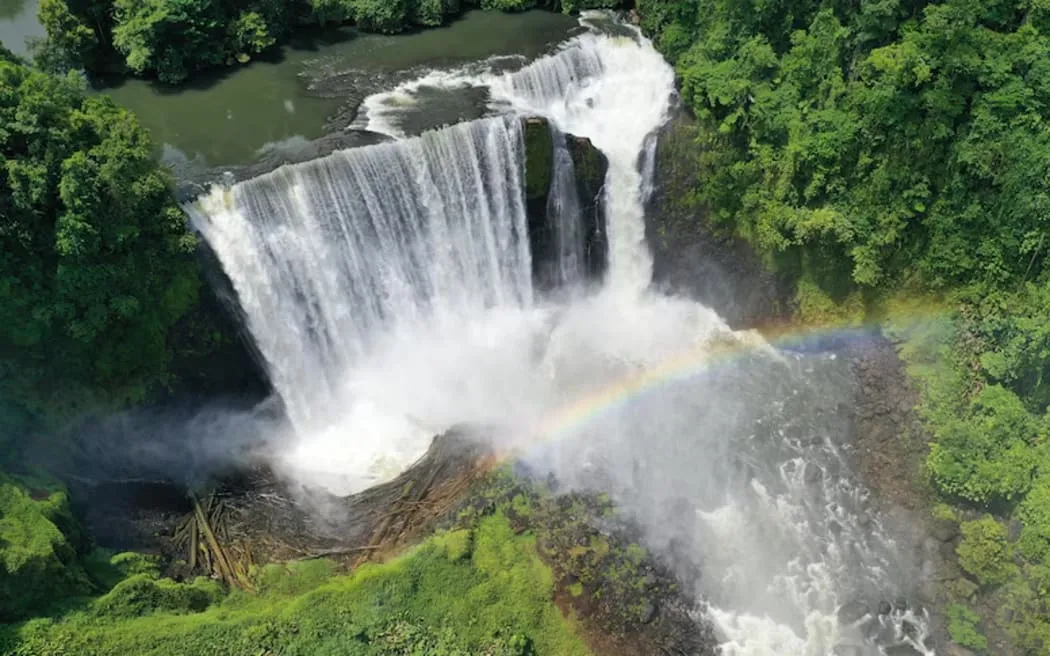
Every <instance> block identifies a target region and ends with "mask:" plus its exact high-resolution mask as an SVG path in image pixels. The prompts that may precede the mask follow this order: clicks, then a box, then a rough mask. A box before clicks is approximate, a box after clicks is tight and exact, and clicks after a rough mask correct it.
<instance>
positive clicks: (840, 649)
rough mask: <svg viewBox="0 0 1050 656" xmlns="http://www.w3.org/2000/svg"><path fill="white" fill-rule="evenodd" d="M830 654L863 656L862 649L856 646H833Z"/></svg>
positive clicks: (836, 655)
mask: <svg viewBox="0 0 1050 656" xmlns="http://www.w3.org/2000/svg"><path fill="white" fill-rule="evenodd" d="M831 653H832V654H834V655H835V656H864V648H863V647H860V646H858V645H835V648H834V649H833V650H831Z"/></svg>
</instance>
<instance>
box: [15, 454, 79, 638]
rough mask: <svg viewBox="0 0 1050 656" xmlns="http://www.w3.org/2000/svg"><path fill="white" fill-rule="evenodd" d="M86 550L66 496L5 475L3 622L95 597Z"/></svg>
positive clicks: (49, 487)
mask: <svg viewBox="0 0 1050 656" xmlns="http://www.w3.org/2000/svg"><path fill="white" fill-rule="evenodd" d="M80 546H81V537H80V533H79V530H78V528H77V525H76V522H75V521H74V519H73V515H72V513H71V512H70V509H69V499H68V496H67V495H66V492H65V490H63V489H60V488H59V487H57V486H56V485H55V484H53V483H52V482H50V481H46V480H26V481H25V484H23V482H21V481H18V480H15V479H13V478H10V477H7V476H3V475H0V622H3V621H10V620H13V619H17V618H20V617H25V616H27V615H30V614H33V613H39V612H42V611H43V610H44V609H45V608H46V607H47V606H49V605H50V604H51V603H52V602H54V601H56V600H61V599H65V598H68V597H71V596H79V595H83V594H86V593H88V592H90V590H91V584H90V582H89V580H88V577H87V575H86V574H85V573H84V570H83V569H82V568H81V567H80V566H79V564H77V560H76V556H77V550H78V548H79V547H80Z"/></svg>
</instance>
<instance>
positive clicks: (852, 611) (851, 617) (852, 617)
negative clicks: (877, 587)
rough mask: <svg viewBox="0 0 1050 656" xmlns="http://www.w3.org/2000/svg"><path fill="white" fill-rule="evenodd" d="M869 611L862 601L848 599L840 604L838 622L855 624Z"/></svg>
mask: <svg viewBox="0 0 1050 656" xmlns="http://www.w3.org/2000/svg"><path fill="white" fill-rule="evenodd" d="M870 613H871V610H870V609H869V608H868V605H867V604H866V603H864V602H863V601H850V602H848V603H845V604H842V606H840V607H839V610H838V613H837V615H838V619H839V624H855V623H857V622H859V621H860V620H862V619H864V617H865V616H866V615H868V614H870Z"/></svg>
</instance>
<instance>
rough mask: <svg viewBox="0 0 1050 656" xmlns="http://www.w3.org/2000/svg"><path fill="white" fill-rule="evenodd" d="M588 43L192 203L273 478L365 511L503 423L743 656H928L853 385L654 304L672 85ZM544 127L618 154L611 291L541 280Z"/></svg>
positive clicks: (684, 308) (428, 82)
mask: <svg viewBox="0 0 1050 656" xmlns="http://www.w3.org/2000/svg"><path fill="white" fill-rule="evenodd" d="M582 23H583V25H584V26H585V27H587V28H588V30H587V31H585V32H584V33H582V34H578V35H577V36H574V37H572V38H571V39H570V40H568V41H566V42H565V43H563V44H562V45H561V46H560V48H558V50H557V51H556V52H553V53H551V54H549V55H546V56H544V57H541V58H539V59H536V60H535V61H532V62H531V63H529V64H528V65H527V66H525V67H524V68H518V70H513V71H508V70H506V68H505V67H503V66H501V65H499V63H498V62H492V61H491V60H490V61H489V62H487V63H483V64H477V65H461V66H459V67H445V68H442V69H440V70H430V71H427V72H424V73H421V74H420V75H418V76H417V77H416V78H414V79H403V80H400V81H398V82H397V83H396V84H393V85H391V87H390V88H389V89H387V90H386V91H382V92H377V93H375V94H373V95H372V96H370V97H368V98H366V99H365V100H364V101H363V103H362V104H361V111H360V112H359V113H358V115H357V116H356V118H355V119H354V120H353V125H354V126H356V127H359V128H367V129H368V130H370V131H373V132H380V133H384V134H386V135H388V136H390V137H393V138H394V141H392V142H390V143H383V144H379V145H373V146H367V147H362V148H354V149H348V150H342V151H338V152H335V153H333V154H331V155H328V156H326V157H323V158H319V159H315V160H313V161H309V162H304V163H300V164H295V165H289V166H285V167H282V168H280V169H277V170H276V171H273V172H270V173H267V174H265V175H261V176H258V177H255V178H252V179H250V180H245V181H243V182H240V183H237V184H235V185H232V186H216V187H213V188H212V189H211V190H210V191H208V192H207V193H205V194H203V195H202V196H200V197H199V198H197V199H196V200H195V201H193V202H192V203H190V204H188V205H187V211H188V212H189V214H190V215H191V217H192V220H193V222H194V224H195V225H196V227H197V228H198V229H199V230H200V231H201V233H202V234H203V235H204V237H205V238H206V240H207V241H208V243H209V244H210V245H211V247H212V248H213V249H214V251H215V252H216V254H217V255H218V257H219V259H220V261H221V263H222V266H223V268H224V270H225V271H226V273H227V274H228V276H229V278H230V280H231V281H232V283H233V286H234V289H235V290H236V292H237V295H238V297H239V299H240V303H241V309H242V310H243V312H244V315H245V319H246V324H247V328H248V330H249V331H250V332H251V334H252V336H253V338H254V340H255V342H256V344H257V345H258V347H259V350H260V352H261V354H262V356H263V358H264V359H265V361H266V365H267V367H268V370H269V373H270V376H271V380H272V381H273V384H274V387H275V390H276V392H277V393H278V394H279V396H280V397H281V401H282V402H283V405H284V407H285V410H286V413H287V415H288V419H289V424H290V434H289V435H285V436H283V437H281V438H280V439H278V440H276V441H275V444H276V445H277V446H276V447H275V452H274V454H273V458H274V462H275V463H276V466H277V467H278V468H279V469H280V470H281V471H283V472H284V473H285V474H286V475H288V476H289V477H292V478H294V479H296V480H299V481H302V482H304V483H309V484H314V485H320V486H324V487H327V488H328V489H331V490H333V491H336V492H337V493H342V494H346V493H350V492H353V491H356V490H359V489H362V488H364V487H367V486H369V485H372V484H375V483H376V482H379V481H383V480H388V479H389V478H391V477H392V476H394V475H396V474H397V473H398V472H399V471H400V470H401V469H403V468H404V467H405V466H407V465H408V464H409V463H411V462H412V461H413V460H414V459H415V458H417V457H418V456H419V455H420V454H421V453H422V452H423V451H424V450H425V449H426V448H427V446H428V444H429V441H430V438H431V437H432V436H433V435H434V434H436V433H440V432H442V431H444V430H447V429H448V428H450V427H451V426H453V425H457V424H464V423H467V424H474V425H479V426H485V427H486V432H487V435H489V436H490V437H491V439H492V440H494V441H496V442H497V444H498V446H500V447H502V448H506V449H512V450H514V451H515V452H516V453H517V454H519V455H520V457H521V458H522V459H523V460H524V461H525V462H526V463H527V465H528V466H529V467H530V468H532V469H533V470H535V471H538V472H543V473H553V474H555V475H556V477H557V478H558V480H559V481H561V482H562V483H563V484H565V485H570V486H579V487H586V488H597V489H601V490H605V491H608V492H610V493H611V494H612V495H613V496H614V497H615V498H616V500H617V501H618V503H619V504H620V505H621V506H622V507H623V508H624V509H625V511H626V512H627V513H628V514H629V516H630V517H632V518H633V519H634V520H636V521H637V522H639V523H640V524H641V526H642V527H643V528H644V529H645V530H646V531H647V540H648V543H649V545H650V546H651V547H652V548H653V549H654V550H655V551H657V552H658V553H661V554H663V555H665V556H666V557H667V558H669V559H670V560H671V561H672V562H673V563H674V564H675V566H676V567H677V568H678V571H679V573H680V574H681V575H682V577H683V580H685V581H688V582H690V583H691V584H694V585H695V586H696V590H697V595H698V597H700V598H702V599H704V600H705V601H707V602H708V604H709V606H708V607H706V608H705V609H704V610H703V612H702V613H701V615H702V616H703V618H705V619H706V620H708V621H711V622H713V623H714V625H715V627H716V628H717V629H718V633H719V635H720V638H721V640H722V650H723V652H724V653H725V654H727V655H747V656H757V655H777V656H817V655H824V654H832V653H834V654H846V655H849V654H857V655H867V654H879V653H898V654H908V653H911V654H931V653H933V652H932V650H931V649H930V648H929V647H928V645H924V644H923V641H924V638H925V631H926V623H925V621H924V619H923V617H922V611H921V610H919V609H916V607H915V604H914V600H913V599H912V595H913V593H914V590H913V589H912V586H913V585H914V579H915V577H914V576H913V572H912V568H911V566H910V564H909V563H907V562H906V561H905V560H904V559H903V558H902V557H901V556H900V554H899V553H898V550H897V549H896V547H895V545H894V544H893V542H892V540H890V539H889V538H888V537H887V536H886V535H884V533H883V531H882V530H881V529H880V524H879V519H878V517H877V516H873V515H871V514H870V510H867V509H866V493H865V491H864V490H863V489H862V488H860V487H859V486H858V484H857V483H856V481H855V479H854V477H853V476H852V474H851V473H850V471H849V467H848V465H847V463H846V461H845V460H844V458H843V455H842V441H843V440H845V439H847V438H848V436H849V433H850V426H849V423H850V412H849V408H850V406H851V404H852V403H853V384H852V377H851V373H850V370H849V367H848V365H846V364H845V363H843V362H841V361H840V360H838V359H836V358H835V357H834V356H832V355H829V354H808V355H807V354H800V353H796V352H783V351H780V350H778V349H776V348H774V347H772V346H770V345H767V344H765V343H764V342H763V341H762V340H761V338H759V337H757V336H756V335H753V334H750V333H736V332H733V331H731V330H730V329H729V327H728V326H727V325H726V324H725V323H724V322H723V321H722V320H721V319H720V318H719V317H718V315H717V314H716V313H715V312H714V311H712V310H711V309H709V308H706V307H704V306H703V305H701V304H698V303H695V302H693V301H691V300H688V299H684V298H677V297H670V296H665V295H662V294H658V293H656V292H654V291H652V290H651V289H650V288H649V282H650V278H651V258H650V256H649V251H648V249H647V246H646V244H645V241H644V201H645V193H646V189H647V188H648V184H649V181H648V180H646V179H645V176H646V175H647V172H646V171H645V168H646V167H644V166H643V165H642V164H643V162H645V161H647V160H648V159H649V157H647V155H648V152H647V151H648V149H651V148H652V147H653V143H654V141H653V139H652V138H651V137H652V135H653V134H654V133H655V131H657V130H658V129H659V127H660V126H661V124H662V123H663V122H664V121H666V120H667V118H668V112H669V108H670V106H671V102H672V99H673V94H674V77H673V73H672V71H671V69H670V67H669V66H668V65H667V64H666V63H665V62H664V61H663V59H662V58H661V57H660V56H659V55H658V54H657V53H656V52H655V51H654V50H653V48H652V47H651V45H650V44H649V43H648V42H646V41H645V40H644V39H643V38H641V36H640V35H638V34H637V33H636V32H635V31H634V30H633V29H630V28H626V27H624V26H622V25H616V24H613V23H612V22H611V21H609V20H608V19H607V18H604V17H601V16H597V15H591V16H588V17H586V18H585V19H583V21H582ZM463 94H468V95H469V94H476V95H477V97H480V98H482V99H483V101H484V105H485V111H484V112H482V113H483V114H486V117H484V118H478V119H475V120H472V121H468V122H463V123H460V124H458V125H455V126H453V127H449V128H445V129H441V130H437V131H429V132H425V133H423V134H421V135H420V134H419V132H420V129H419V127H420V126H419V123H418V121H417V119H418V117H419V116H420V115H422V114H426V113H427V107H428V104H427V103H428V102H440V100H435V99H441V98H447V97H452V96H455V95H463ZM523 116H542V117H545V118H547V119H548V121H549V122H550V123H551V124H552V125H553V126H554V127H555V128H556V129H558V130H560V131H562V132H566V133H571V134H574V135H578V136H581V137H587V138H589V139H590V140H591V142H592V143H593V144H594V145H595V146H596V147H597V148H598V149H600V150H601V151H602V152H603V153H604V155H605V156H606V157H607V159H608V172H607V175H606V180H605V188H604V196H603V201H602V202H603V205H604V208H605V221H606V223H605V225H606V230H607V232H608V234H607V242H608V245H609V246H608V249H609V252H608V268H607V270H606V272H605V274H604V277H603V278H602V280H601V281H597V282H596V281H593V280H587V279H586V278H585V273H584V271H583V270H582V269H581V268H580V267H578V266H574V265H573V264H572V262H573V259H572V258H573V257H575V255H573V254H574V253H578V252H579V248H577V247H569V248H561V249H559V250H558V251H557V253H558V254H557V257H558V258H561V259H563V260H564V261H559V262H558V267H557V268H558V270H559V271H560V272H561V275H560V276H559V280H560V282H561V284H560V286H559V287H558V288H557V289H555V290H554V291H553V292H550V293H547V292H541V291H540V289H539V288H537V287H536V286H535V283H534V281H533V271H534V267H533V262H532V258H533V254H532V253H531V251H530V245H529V234H528V230H529V228H528V225H529V217H528V213H527V212H528V210H527V207H526V203H525V179H526V170H525V161H526V159H525V154H524V151H525V142H524V136H523V128H522V121H521V117H523ZM552 161H553V162H554V166H555V168H556V169H557V168H558V167H566V166H572V163H571V159H570V158H562V157H553V158H552ZM560 173H564V171H559V170H555V171H554V172H553V177H554V178H555V179H557V178H558V176H559V174H560ZM559 202H560V206H559V211H558V213H557V216H558V217H560V218H559V221H561V222H562V224H561V225H559V226H558V227H557V231H558V239H559V240H560V243H563V244H565V243H569V242H572V241H574V240H581V239H583V236H582V235H583V232H582V231H581V230H580V229H579V226H578V225H574V224H573V222H575V221H579V220H581V219H580V217H581V212H580V211H578V208H577V209H576V210H575V211H574V210H573V208H572V207H565V206H566V205H571V204H573V203H578V202H580V199H579V198H577V197H576V196H575V195H572V194H568V195H566V196H565V197H564V198H561V199H560V201H559ZM569 246H572V244H571V243H569ZM576 246H580V244H576ZM881 602H886V603H881ZM905 602H907V603H905ZM880 605H882V606H884V607H885V608H884V612H883V613H882V614H881V615H878V617H875V615H876V613H875V609H877V608H879V606H880ZM843 607H845V608H843ZM869 610H870V612H869V613H868V615H869V617H867V619H865V618H863V617H861V616H863V615H865V612H866V611H869ZM847 615H852V616H850V617H847ZM854 620H856V621H854ZM909 649H910V650H911V651H907V650H909ZM887 650H891V651H887ZM892 650H896V651H892Z"/></svg>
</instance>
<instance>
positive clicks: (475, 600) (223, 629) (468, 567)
mask: <svg viewBox="0 0 1050 656" xmlns="http://www.w3.org/2000/svg"><path fill="white" fill-rule="evenodd" d="M256 578H257V581H258V583H259V588H260V592H259V593H257V594H248V593H243V592H236V591H235V592H233V593H230V594H229V595H227V596H225V597H224V598H222V599H221V600H216V598H217V595H218V589H217V586H216V585H215V584H214V583H213V582H210V581H207V580H204V579H198V580H196V581H193V582H191V583H185V584H178V583H174V582H171V581H167V580H156V579H155V578H153V577H151V575H150V574H148V573H140V574H134V575H132V576H130V577H129V578H127V579H125V580H124V581H122V582H121V583H119V584H118V585H117V586H116V587H114V588H113V590H111V591H110V592H109V593H108V594H107V595H105V596H103V597H100V598H98V599H95V600H93V601H91V602H90V603H89V604H87V605H86V606H85V607H83V608H81V609H79V610H77V611H75V612H72V613H69V614H67V615H65V616H62V617H59V618H57V619H36V620H32V621H29V622H26V623H24V624H21V625H15V626H10V627H6V628H0V653H5V654H6V653H10V654H13V655H14V656H44V655H46V656H126V655H129V654H134V655H135V656H197V655H207V656H265V655H276V654H281V655H282V656H307V655H309V656H325V655H332V656H335V655H339V656H352V655H356V654H361V655H364V654H369V655H384V654H428V655H430V654H433V655H440V654H449V655H451V654H463V655H468V654H471V655H473V654H491V655H493V656H496V655H506V656H511V655H525V654H554V655H557V656H573V655H576V654H579V655H583V654H587V653H589V652H588V651H587V649H586V647H585V646H584V644H583V642H582V641H581V639H580V638H579V637H578V636H577V634H576V631H575V622H574V621H573V620H571V619H567V618H564V617H563V616H562V615H561V613H560V611H559V610H558V609H557V607H556V606H555V605H554V604H553V602H552V597H553V581H552V576H551V572H550V570H549V569H548V568H547V567H546V566H545V565H544V564H543V563H542V562H541V561H540V559H539V557H538V556H537V553H536V549H535V544H534V538H532V537H531V536H529V535H528V534H522V535H515V534H514V532H513V531H512V530H511V526H510V524H509V523H508V521H507V519H506V518H505V517H504V516H503V515H502V514H500V513H497V514H495V515H492V516H489V517H485V518H484V519H482V520H481V521H480V522H478V523H477V525H476V527H475V528H474V529H473V530H458V531H451V532H445V533H439V534H437V535H436V536H434V537H432V538H431V539H429V540H428V541H426V542H424V543H423V544H422V545H420V546H419V547H417V548H415V549H413V550H412V551H410V552H409V553H407V554H405V555H403V556H402V557H400V558H398V559H396V560H393V561H390V562H388V563H384V564H368V565H364V566H362V567H361V568H359V569H358V570H357V571H355V572H354V573H353V574H351V575H337V574H334V571H333V568H332V566H331V564H329V563H327V562H325V561H311V562H304V563H297V564H294V565H289V566H284V565H271V566H268V567H266V568H264V569H263V570H262V571H260V572H258V573H257V574H256ZM209 602H211V603H209ZM158 609H160V610H158Z"/></svg>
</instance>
